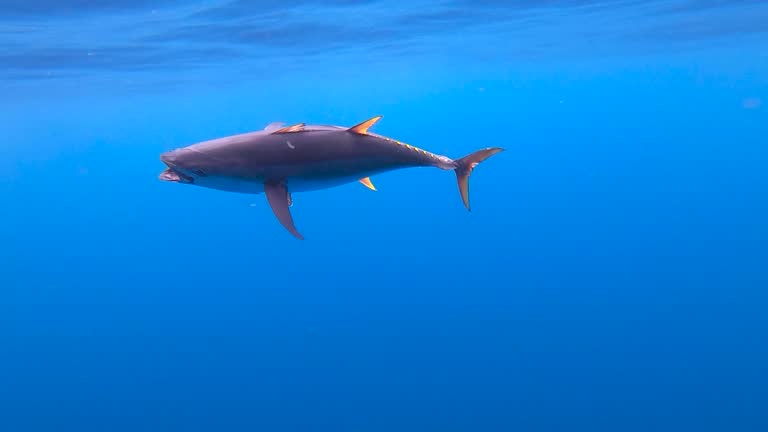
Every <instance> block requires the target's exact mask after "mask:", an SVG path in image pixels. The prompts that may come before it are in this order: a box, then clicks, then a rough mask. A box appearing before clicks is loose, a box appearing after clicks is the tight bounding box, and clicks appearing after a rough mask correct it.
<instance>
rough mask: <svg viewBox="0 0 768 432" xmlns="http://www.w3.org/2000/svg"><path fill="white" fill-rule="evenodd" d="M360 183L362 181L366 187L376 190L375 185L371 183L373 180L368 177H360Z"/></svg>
mask: <svg viewBox="0 0 768 432" xmlns="http://www.w3.org/2000/svg"><path fill="white" fill-rule="evenodd" d="M360 183H362V184H363V185H365V187H367V188H368V189H370V190H372V191H375V190H376V186H374V185H373V182H371V179H370V177H366V178H361V179H360Z"/></svg>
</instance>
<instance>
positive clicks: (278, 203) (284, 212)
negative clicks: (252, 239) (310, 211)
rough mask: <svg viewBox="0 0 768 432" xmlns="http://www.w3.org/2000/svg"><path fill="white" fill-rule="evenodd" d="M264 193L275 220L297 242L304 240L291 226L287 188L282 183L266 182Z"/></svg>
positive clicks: (289, 197) (289, 198)
mask: <svg viewBox="0 0 768 432" xmlns="http://www.w3.org/2000/svg"><path fill="white" fill-rule="evenodd" d="M264 192H265V193H266V195H267V200H268V201H269V205H270V207H272V211H273V212H274V213H275V216H277V220H278V221H280V223H281V224H282V225H283V226H284V227H285V229H287V230H288V231H289V232H290V233H291V234H293V235H294V236H296V238H298V239H299V240H304V236H302V235H301V234H299V231H297V230H296V227H295V226H294V225H293V217H292V216H291V212H290V210H289V209H288V207H290V204H291V196H290V194H289V193H288V188H287V187H286V186H285V183H284V182H267V183H264Z"/></svg>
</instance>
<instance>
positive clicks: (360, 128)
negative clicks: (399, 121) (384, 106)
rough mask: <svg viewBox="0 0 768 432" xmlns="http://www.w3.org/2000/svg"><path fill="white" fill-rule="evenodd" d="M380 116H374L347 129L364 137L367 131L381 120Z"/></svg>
mask: <svg viewBox="0 0 768 432" xmlns="http://www.w3.org/2000/svg"><path fill="white" fill-rule="evenodd" d="M381 117H382V116H376V117H373V118H370V119H368V120H366V121H364V122H362V123H360V124H357V125H355V126H352V127H351V128H349V131H350V132H354V133H358V134H360V135H366V134H367V133H368V129H369V128H370V127H371V126H373V125H374V124H376V122H377V121H379V120H381Z"/></svg>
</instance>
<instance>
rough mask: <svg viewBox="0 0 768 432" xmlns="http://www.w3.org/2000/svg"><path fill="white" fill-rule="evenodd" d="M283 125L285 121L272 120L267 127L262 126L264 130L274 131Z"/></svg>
mask: <svg viewBox="0 0 768 432" xmlns="http://www.w3.org/2000/svg"><path fill="white" fill-rule="evenodd" d="M283 126H285V123H283V122H272V123H270V124H268V125H267V127H265V128H264V130H265V131H267V132H274V131H276V130H278V129H280V128H281V127H283Z"/></svg>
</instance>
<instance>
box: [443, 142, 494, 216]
mask: <svg viewBox="0 0 768 432" xmlns="http://www.w3.org/2000/svg"><path fill="white" fill-rule="evenodd" d="M501 151H504V149H503V148H500V147H491V148H486V149H482V150H478V151H476V152H474V153H472V154H470V155H467V156H464V157H463V158H461V159H458V160H456V161H454V162H455V163H456V168H455V169H454V171H455V172H456V180H458V182H459V192H460V193H461V199H462V201H464V207H466V208H467V210H469V211H471V209H470V207H469V176H470V174H472V170H473V169H475V167H476V166H477V165H478V164H479V163H480V162H482V161H484V160H486V159H488V158H489V157H491V156H493V155H495V154H496V153H499V152H501Z"/></svg>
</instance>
